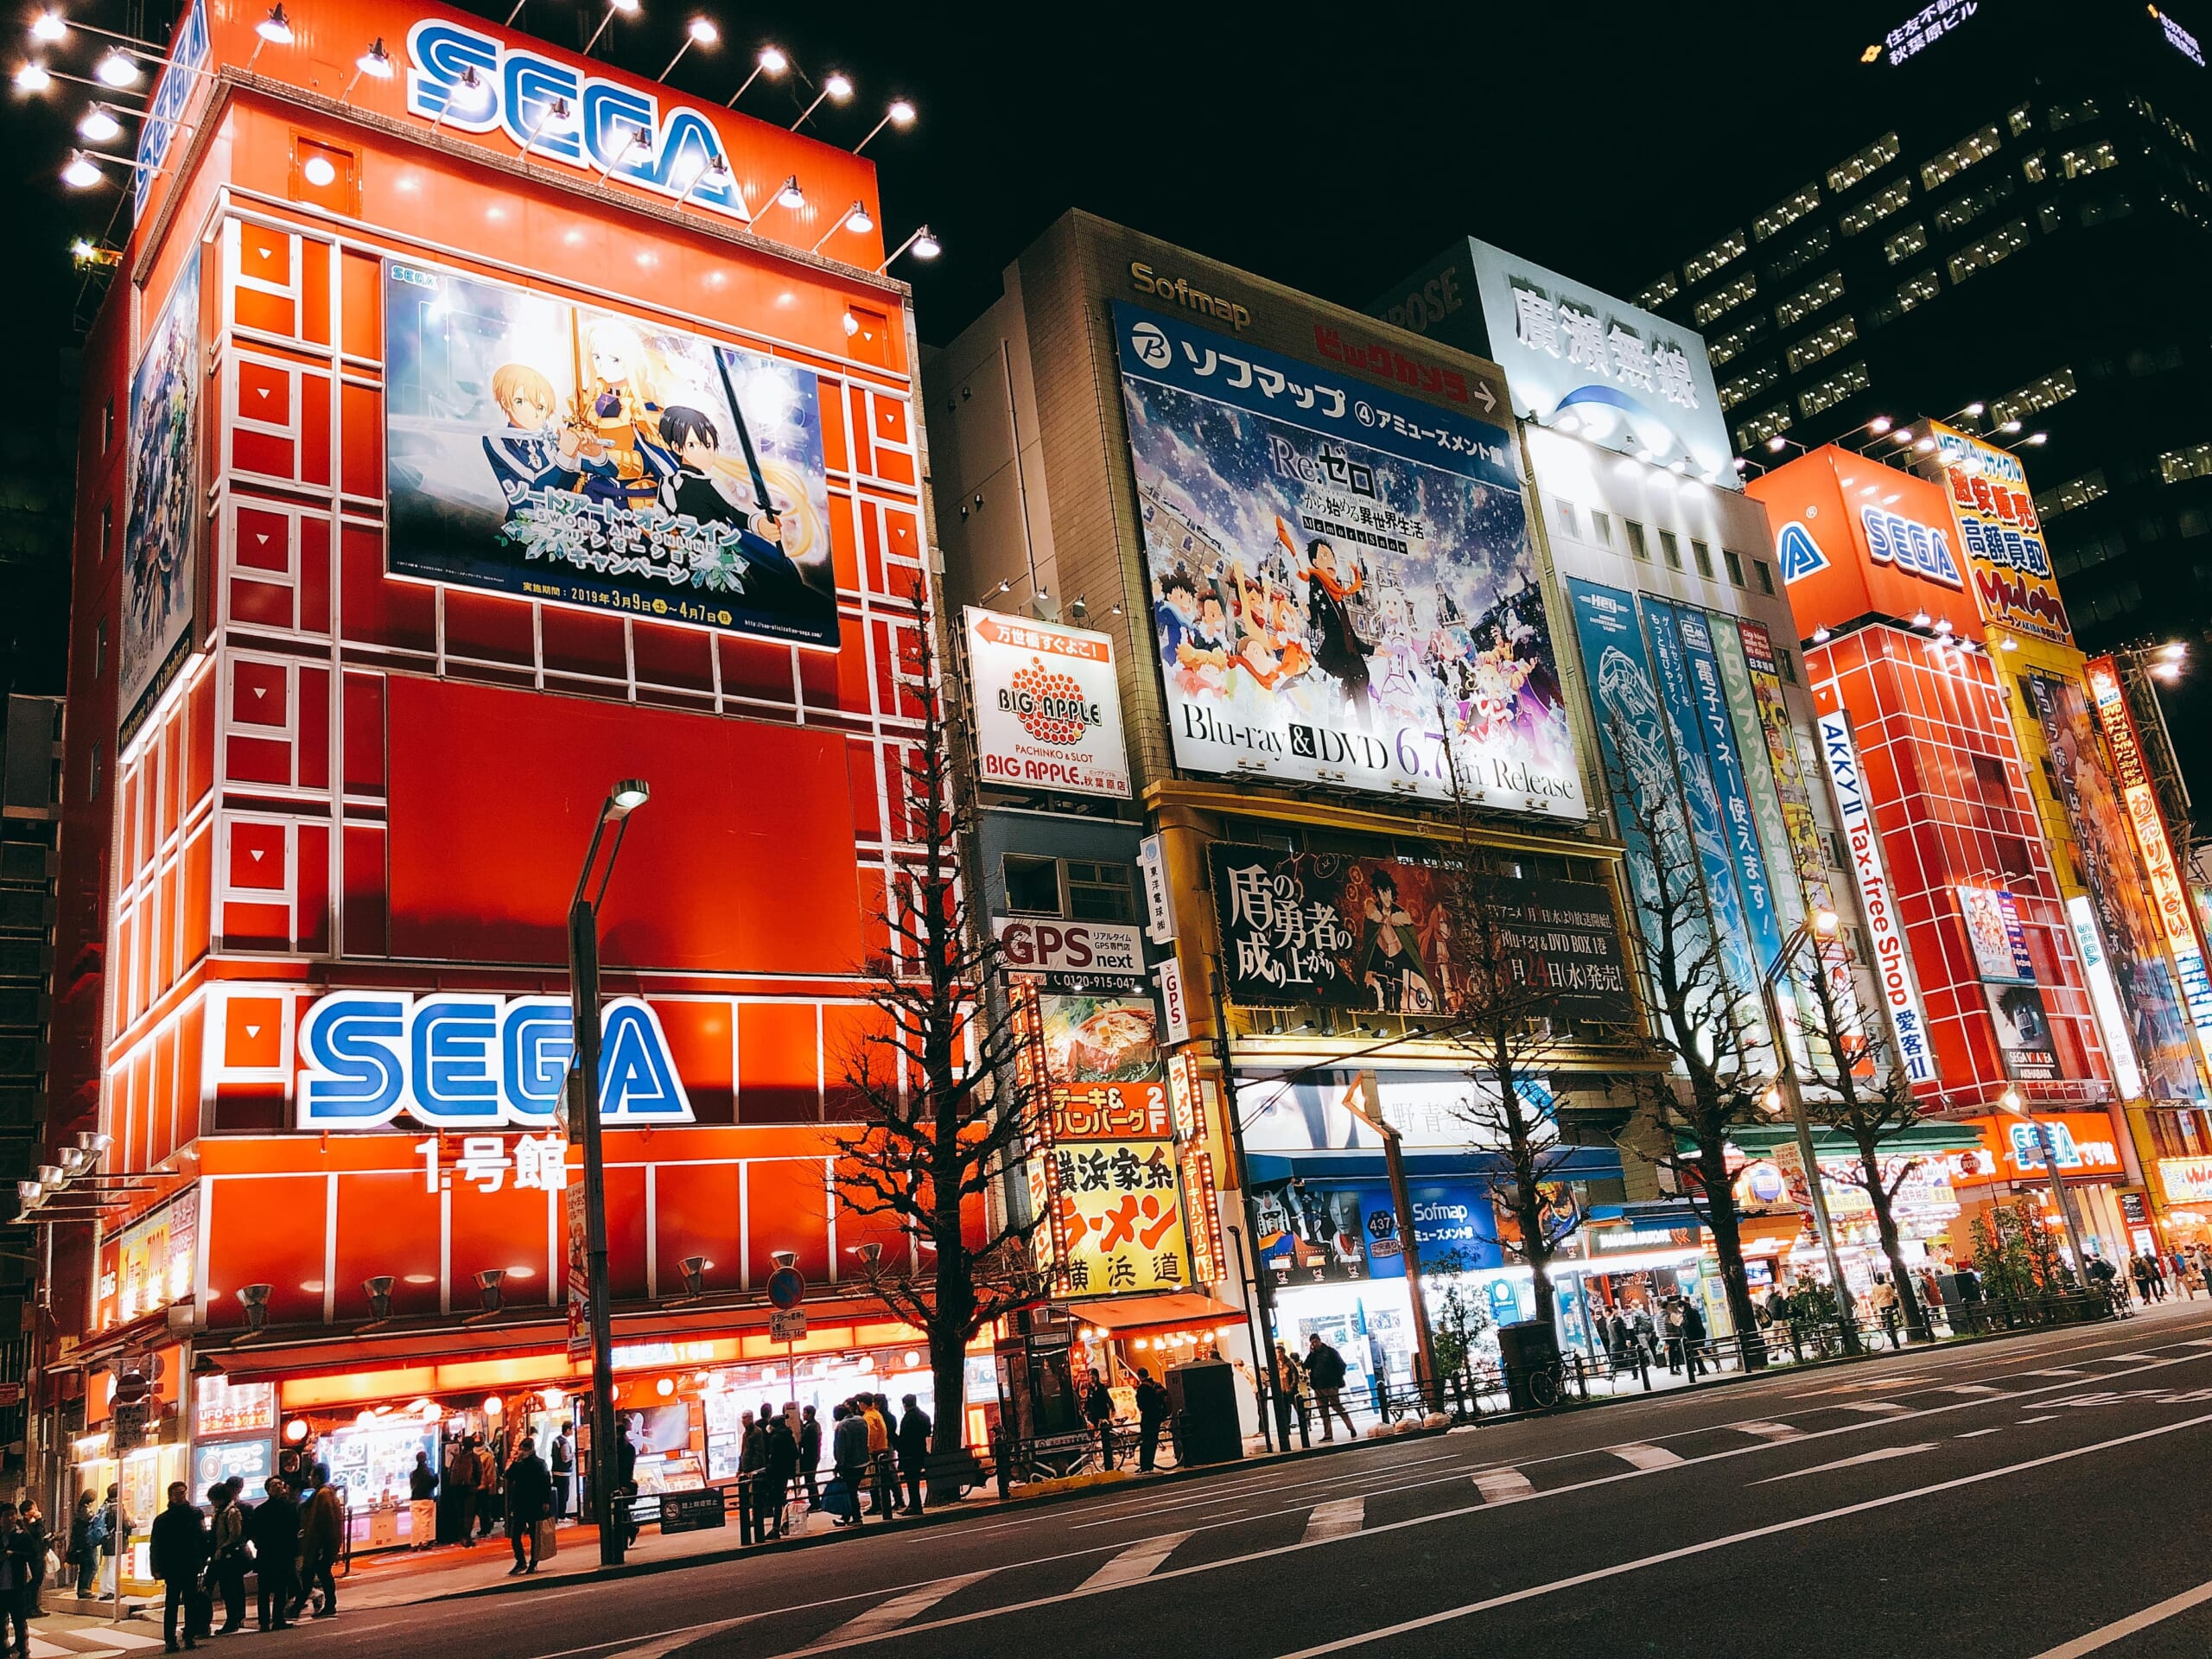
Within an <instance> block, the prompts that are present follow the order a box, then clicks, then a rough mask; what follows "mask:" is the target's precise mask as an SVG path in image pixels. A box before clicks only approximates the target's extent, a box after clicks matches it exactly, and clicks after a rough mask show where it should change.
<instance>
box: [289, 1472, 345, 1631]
mask: <svg viewBox="0 0 2212 1659" xmlns="http://www.w3.org/2000/svg"><path fill="white" fill-rule="evenodd" d="M307 1478H308V1480H309V1481H311V1482H312V1483H313V1484H314V1490H313V1491H311V1492H310V1493H309V1494H308V1501H307V1502H306V1503H304V1504H302V1506H301V1509H300V1567H301V1573H300V1584H299V1589H298V1592H297V1594H296V1595H295V1597H294V1598H293V1606H292V1617H293V1618H298V1617H299V1616H300V1615H301V1613H302V1612H303V1611H306V1609H307V1605H308V1602H309V1601H310V1600H313V1599H315V1598H317V1597H320V1598H321V1605H320V1606H318V1607H317V1608H315V1612H314V1615H313V1616H314V1617H315V1618H336V1617H337V1616H338V1580H337V1579H336V1577H335V1576H334V1574H333V1573H332V1569H333V1568H334V1567H336V1566H337V1565H338V1554H339V1551H340V1549H341V1548H343V1547H344V1544H345V1533H346V1505H345V1503H344V1501H343V1500H342V1499H341V1498H340V1496H339V1491H338V1487H337V1485H336V1484H334V1482H333V1481H332V1480H331V1478H330V1471H328V1470H327V1469H326V1468H324V1467H323V1466H322V1465H321V1464H316V1465H315V1466H314V1467H313V1468H312V1469H311V1470H310V1471H308V1476H307Z"/></svg>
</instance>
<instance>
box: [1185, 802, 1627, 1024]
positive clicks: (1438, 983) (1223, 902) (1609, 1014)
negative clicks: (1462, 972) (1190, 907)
mask: <svg viewBox="0 0 2212 1659" xmlns="http://www.w3.org/2000/svg"><path fill="white" fill-rule="evenodd" d="M1211 860H1212V865H1213V883H1214V902H1215V905H1216V906H1217V909H1218V911H1219V914H1220V920H1221V941H1222V963H1223V978H1224V990H1225V991H1226V993H1227V995H1228V997H1229V1000H1230V1001H1231V1002H1233V1003H1235V1004H1236V1005H1237V1006H1238V1007H1292V1006H1296V1005H1300V1004H1316V1005H1319V1006H1322V1007H1340V1008H1365V1009H1370V1010H1372V1011H1375V1012H1377V1013H1384V1014H1452V1013H1456V1012H1457V1011H1458V1009H1459V1007H1460V1006H1461V1002H1462V999H1463V997H1464V994H1465V992H1464V987H1463V986H1462V985H1461V984H1460V983H1459V979H1458V969H1456V967H1455V966H1454V963H1453V962H1452V947H1451V935H1452V914H1451V894H1450V884H1451V882H1452V873H1451V872H1449V871H1446V870H1444V869H1440V868H1437V867H1435V866H1433V865H1424V864H1412V863H1406V862H1402V861H1397V860H1395V859H1379V858H1354V857H1350V856H1347V855H1343V854H1338V853H1300V854H1291V853H1284V852H1280V851H1277V850H1275V849H1272V848H1266V847H1238V846H1231V845H1228V844H1224V843H1222V842H1216V843H1215V844H1214V846H1213V847H1212V849H1211ZM1478 902H1480V903H1483V904H1484V905H1485V906H1489V907H1491V909H1492V910H1493V911H1494V912H1496V913H1497V926H1498V928H1499V931H1500V932H1501V934H1502V935H1503V937H1504V939H1505V942H1506V944H1507V946H1508V948H1509V949H1510V950H1512V951H1513V953H1514V955H1515V957H1516V959H1517V961H1518V963H1520V964H1521V967H1520V969H1519V971H1521V973H1522V975H1523V976H1524V982H1525V983H1527V984H1528V985H1529V986H1531V987H1534V988H1537V989H1538V990H1539V991H1540V992H1541V994H1542V1001H1543V1002H1544V1003H1545V1005H1546V1006H1548V1007H1550V1008H1552V1009H1554V1010H1555V1012H1556V1013H1557V1014H1559V1015H1560V1016H1571V1017H1574V1018H1578V1019H1585V1020H1602V1021H1607V1022H1612V1023H1618V1024H1627V1023H1630V1022H1631V1021H1633V1020H1634V1019H1635V1018H1636V1002H1635V998H1634V997H1633V996H1632V995H1630V988H1629V983H1628V967H1627V963H1625V961H1624V959H1623V957H1622V954H1621V947H1620V935H1619V932H1618V929H1617V927H1616V925H1615V923H1614V918H1613V907H1612V903H1611V899H1610V897H1609V896H1608V895H1607V893H1606V892H1605V888H1604V887H1600V886H1599V885H1598V884H1596V883H1595V882H1588V881H1562V880H1548V879H1538V880H1497V881H1493V882H1489V883H1486V884H1485V886H1484V893H1483V894H1482V896H1481V898H1480V899H1479V900H1478Z"/></svg>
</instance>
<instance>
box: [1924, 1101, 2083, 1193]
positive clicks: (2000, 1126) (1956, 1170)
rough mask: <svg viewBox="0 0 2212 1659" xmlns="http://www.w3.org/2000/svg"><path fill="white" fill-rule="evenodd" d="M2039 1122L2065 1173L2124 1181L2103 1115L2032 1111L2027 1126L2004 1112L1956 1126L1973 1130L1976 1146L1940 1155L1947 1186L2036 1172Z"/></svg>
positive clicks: (2038, 1168) (2041, 1161) (2039, 1156)
mask: <svg viewBox="0 0 2212 1659" xmlns="http://www.w3.org/2000/svg"><path fill="white" fill-rule="evenodd" d="M2037 1124H2040V1125H2041V1126H2042V1128H2043V1130H2044V1133H2046V1134H2048V1135H2050V1150H2051V1155H2052V1156H2053V1157H2054V1158H2056V1160H2058V1167H2059V1169H2060V1171H2061V1172H2062V1173H2064V1174H2067V1175H2081V1176H2112V1177H2114V1178H2117V1179H2121V1180H2125V1179H2126V1177H2127V1166H2126V1164H2124V1163H2123V1162H2122V1161H2121V1160H2120V1145H2119V1142H2118V1141H2117V1140H2116V1139H2115V1138H2114V1136H2113V1126H2112V1119H2111V1117H2110V1116H2108V1115H2107V1114H2106V1113H2103V1112H2037V1114H2036V1116H2035V1120H2034V1122H2030V1121H2028V1120H2027V1119H2026V1118H2022V1117H2013V1116H2010V1115H2009V1114H2005V1115H2000V1116H1993V1117H1970V1118H1967V1119H1964V1120H1963V1121H1962V1125H1961V1126H1962V1127H1964V1128H1971V1129H1974V1130H1977V1131H1978V1132H1979V1133H1980V1135H1981V1145H1980V1147H1978V1148H1976V1149H1974V1150H1973V1151H1970V1152H1948V1153H1945V1154H1942V1156H1943V1160H1944V1161H1945V1162H1946V1163H1947V1164H1948V1165H1949V1166H1950V1176H1951V1185H1954V1186H1976V1185H1983V1184H1985V1183H1987V1182H1990V1181H2017V1180H2021V1179H2025V1178H2026V1177H2029V1176H2032V1175H2036V1174H2038V1173H2041V1172H2042V1170H2043V1167H2044V1156H2043V1144H2042V1137H2041V1136H2040V1135H2037Z"/></svg>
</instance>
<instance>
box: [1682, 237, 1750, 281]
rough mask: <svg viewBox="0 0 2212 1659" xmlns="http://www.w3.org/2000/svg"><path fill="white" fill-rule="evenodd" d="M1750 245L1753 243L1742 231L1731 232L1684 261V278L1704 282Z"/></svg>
mask: <svg viewBox="0 0 2212 1659" xmlns="http://www.w3.org/2000/svg"><path fill="white" fill-rule="evenodd" d="M1749 246H1751V244H1750V243H1748V242H1746V241H1745V240H1744V233H1743V232H1741V231H1731V232H1728V234H1727V235H1726V236H1724V237H1722V238H1720V239H1719V241H1718V242H1716V243H1714V244H1713V245H1712V246H1711V247H1709V248H1707V250H1706V251H1704V252H1703V253H1700V254H1699V255H1698V256H1697V257H1695V258H1692V259H1685V260H1683V261H1682V280H1683V281H1684V282H1686V283H1701V282H1703V281H1704V280H1705V279H1706V278H1707V277H1710V276H1712V275H1713V272H1714V271H1716V270H1719V269H1720V267H1721V266H1723V265H1725V264H1727V263H1728V262H1729V261H1730V260H1731V259H1733V258H1734V257H1736V256H1737V255H1738V254H1740V253H1741V252H1743V251H1744V250H1745V248H1747V247H1749Z"/></svg>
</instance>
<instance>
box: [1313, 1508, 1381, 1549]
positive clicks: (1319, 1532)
mask: <svg viewBox="0 0 2212 1659" xmlns="http://www.w3.org/2000/svg"><path fill="white" fill-rule="evenodd" d="M1366 1516H1367V1500H1366V1499H1365V1498H1363V1497H1339V1498H1337V1499H1335V1500H1333V1501H1332V1502H1330V1503H1317V1504H1315V1505H1314V1507H1313V1514H1311V1515H1309V1516H1306V1542H1307V1543H1309V1544H1318V1543H1319V1542H1320V1541H1322V1540H1323V1539H1325V1538H1341V1537H1343V1536H1344V1534H1346V1533H1348V1532H1357V1531H1358V1530H1359V1526H1360V1522H1362V1521H1363V1520H1364V1519H1365V1518H1366Z"/></svg>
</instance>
